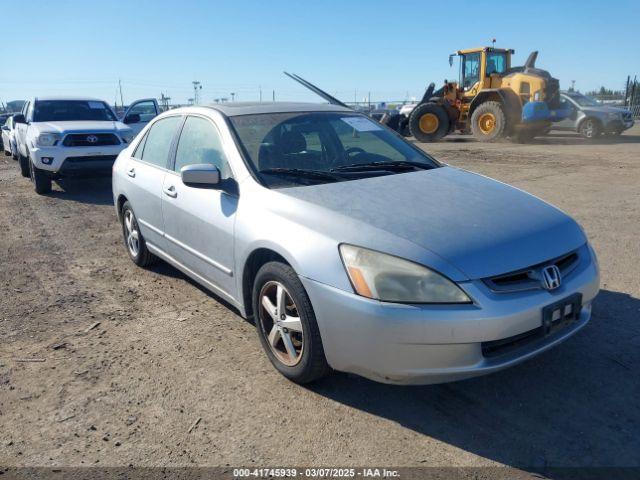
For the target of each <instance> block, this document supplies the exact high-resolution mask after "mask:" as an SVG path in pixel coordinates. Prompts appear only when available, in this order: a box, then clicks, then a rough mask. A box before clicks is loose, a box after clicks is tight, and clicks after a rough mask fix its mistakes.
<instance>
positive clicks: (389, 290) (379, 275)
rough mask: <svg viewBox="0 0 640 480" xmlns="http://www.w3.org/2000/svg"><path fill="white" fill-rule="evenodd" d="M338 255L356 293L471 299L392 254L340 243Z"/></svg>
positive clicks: (403, 299)
mask: <svg viewBox="0 0 640 480" xmlns="http://www.w3.org/2000/svg"><path fill="white" fill-rule="evenodd" d="M340 256H341V257H342V261H343V263H344V266H345V268H346V270H347V275H348V276H349V280H351V285H353V289H354V290H355V292H356V293H357V294H358V295H362V296H363V297H367V298H372V299H375V300H380V301H383V302H398V303H471V299H470V298H469V297H468V296H467V294H466V293H464V292H463V291H462V289H461V288H460V287H459V286H458V285H456V284H455V283H454V282H452V281H451V280H449V279H448V278H445V277H444V276H442V275H440V274H439V273H437V272H434V271H433V270H430V269H428V268H427V267H424V266H422V265H418V264H417V263H413V262H410V261H409V260H404V259H402V258H399V257H395V256H393V255H387V254H385V253H380V252H376V251H374V250H369V249H367V248H361V247H355V246H353V245H347V244H342V245H340Z"/></svg>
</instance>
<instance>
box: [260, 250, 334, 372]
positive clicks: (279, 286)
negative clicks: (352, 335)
mask: <svg viewBox="0 0 640 480" xmlns="http://www.w3.org/2000/svg"><path fill="white" fill-rule="evenodd" d="M252 300H253V303H252V305H253V312H254V318H255V323H256V329H257V331H258V337H259V338H260V343H261V344H262V347H263V349H264V351H265V353H266V354H267V357H269V360H270V361H271V363H272V364H273V366H274V367H275V368H276V369H277V370H278V371H279V372H280V373H281V374H282V375H284V376H285V377H287V378H288V379H289V380H292V381H294V382H296V383H309V382H313V381H314V380H317V379H319V378H321V377H323V376H325V375H326V374H327V373H329V372H330V370H331V369H330V368H329V365H328V364H327V360H326V358H325V355H324V348H323V346H322V339H321V338H320V330H319V329H318V324H317V322H316V316H315V314H314V312H313V307H312V305H311V301H310V300H309V297H308V295H307V292H306V291H305V289H304V286H303V285H302V283H301V282H300V279H299V278H298V275H297V274H296V272H295V271H294V270H293V269H292V268H291V267H290V266H289V265H286V264H284V263H280V262H269V263H266V264H265V265H263V266H262V267H261V268H260V270H258V273H257V274H256V279H255V281H254V285H253V295H252Z"/></svg>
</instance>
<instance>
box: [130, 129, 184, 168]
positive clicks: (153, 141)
mask: <svg viewBox="0 0 640 480" xmlns="http://www.w3.org/2000/svg"><path fill="white" fill-rule="evenodd" d="M181 119H182V117H167V118H163V119H161V120H158V121H157V122H156V123H154V124H153V125H152V126H151V128H150V129H149V131H148V132H147V138H146V139H145V140H143V141H144V149H143V150H142V155H141V156H139V157H138V156H136V158H140V159H141V160H143V161H145V162H147V163H150V164H152V165H157V166H158V167H162V168H166V167H167V160H168V158H169V149H170V148H171V142H172V141H173V136H174V134H175V132H176V127H177V126H178V123H179V122H180V120H181ZM136 153H138V151H137V150H136Z"/></svg>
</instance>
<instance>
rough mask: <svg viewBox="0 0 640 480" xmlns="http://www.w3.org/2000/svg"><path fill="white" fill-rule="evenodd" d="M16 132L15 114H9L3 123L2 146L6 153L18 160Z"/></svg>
mask: <svg viewBox="0 0 640 480" xmlns="http://www.w3.org/2000/svg"><path fill="white" fill-rule="evenodd" d="M14 133H15V130H14V125H13V116H9V117H8V118H7V120H6V122H5V123H4V125H2V148H3V150H4V154H5V155H10V156H12V157H13V159H14V160H17V158H18V156H17V149H16V140H15V136H14Z"/></svg>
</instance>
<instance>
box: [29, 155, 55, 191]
mask: <svg viewBox="0 0 640 480" xmlns="http://www.w3.org/2000/svg"><path fill="white" fill-rule="evenodd" d="M29 169H30V172H29V173H30V175H31V181H32V182H33V186H34V188H35V190H36V193H37V194H38V195H44V194H47V193H51V178H50V177H48V176H47V174H46V173H44V172H43V171H42V170H40V169H39V168H38V167H36V166H35V165H34V164H33V163H32V162H29Z"/></svg>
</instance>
